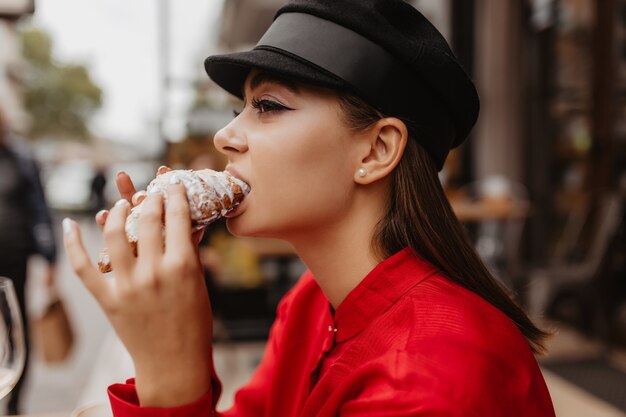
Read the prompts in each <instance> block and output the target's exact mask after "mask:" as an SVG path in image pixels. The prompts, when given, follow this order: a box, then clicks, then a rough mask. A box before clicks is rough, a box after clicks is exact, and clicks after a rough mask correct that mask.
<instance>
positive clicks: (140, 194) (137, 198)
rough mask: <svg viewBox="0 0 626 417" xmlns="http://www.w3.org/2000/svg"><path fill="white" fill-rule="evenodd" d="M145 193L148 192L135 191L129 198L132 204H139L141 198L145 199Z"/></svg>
mask: <svg viewBox="0 0 626 417" xmlns="http://www.w3.org/2000/svg"><path fill="white" fill-rule="evenodd" d="M147 195H148V193H147V192H146V191H144V190H141V191H137V192H136V193H135V194H133V197H132V198H131V200H130V202H131V203H132V204H133V206H138V205H139V204H141V203H142V201H143V200H145V199H146V196H147Z"/></svg>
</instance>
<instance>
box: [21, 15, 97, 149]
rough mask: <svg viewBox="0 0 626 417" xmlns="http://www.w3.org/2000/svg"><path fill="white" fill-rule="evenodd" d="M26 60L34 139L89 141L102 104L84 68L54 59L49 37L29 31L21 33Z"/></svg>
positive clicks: (26, 89) (26, 92)
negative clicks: (52, 138)
mask: <svg viewBox="0 0 626 417" xmlns="http://www.w3.org/2000/svg"><path fill="white" fill-rule="evenodd" d="M20 34H21V44H22V53H23V56H24V58H25V60H26V64H27V67H26V73H25V74H24V100H25V106H26V109H27V111H28V112H29V113H30V115H31V116H32V119H33V123H32V126H31V132H30V134H31V136H32V137H33V138H39V137H54V138H57V139H79V140H88V139H89V138H90V132H89V128H88V122H89V119H90V117H91V116H92V115H93V113H94V112H95V111H96V110H97V109H98V108H100V106H101V104H102V90H101V89H100V87H98V86H97V85H96V84H95V83H94V81H93V80H92V79H91V77H90V75H89V71H88V69H87V68H86V67H85V66H84V65H78V64H64V63H60V62H58V61H57V60H55V59H54V56H53V45H52V40H51V39H50V37H49V36H48V35H47V34H46V33H45V32H43V31H42V30H40V29H37V28H33V27H29V28H25V29H23V30H22V31H21V32H20Z"/></svg>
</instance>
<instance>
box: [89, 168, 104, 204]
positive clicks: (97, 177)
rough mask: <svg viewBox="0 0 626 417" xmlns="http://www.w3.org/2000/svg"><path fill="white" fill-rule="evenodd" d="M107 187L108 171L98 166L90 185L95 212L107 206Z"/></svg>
mask: <svg viewBox="0 0 626 417" xmlns="http://www.w3.org/2000/svg"><path fill="white" fill-rule="evenodd" d="M106 185H107V177H106V170H105V169H104V168H103V167H101V166H98V167H96V170H95V172H94V174H93V178H92V179H91V184H90V188H91V198H92V201H93V209H94V212H96V211H99V210H102V209H103V208H104V207H105V205H106V199H105V197H104V189H105V187H106ZM92 213H93V212H92Z"/></svg>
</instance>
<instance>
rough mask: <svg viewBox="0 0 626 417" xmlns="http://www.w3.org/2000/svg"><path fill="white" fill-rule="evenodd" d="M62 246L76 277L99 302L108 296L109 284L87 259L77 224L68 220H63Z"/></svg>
mask: <svg viewBox="0 0 626 417" xmlns="http://www.w3.org/2000/svg"><path fill="white" fill-rule="evenodd" d="M63 245H64V246H65V252H66V253H67V257H68V259H69V261H70V265H71V266H72V269H73V270H74V272H76V275H78V277H79V278H80V279H81V281H82V282H83V284H84V285H85V287H86V288H87V289H88V290H89V292H91V293H92V294H93V296H94V297H96V299H97V300H98V301H99V302H101V303H102V302H103V301H105V298H106V297H108V296H109V284H108V282H107V280H106V279H104V277H103V275H102V274H101V273H100V272H99V271H98V269H97V268H96V267H95V266H94V264H93V263H92V262H91V259H89V255H88V254H87V251H86V250H85V245H84V244H83V240H82V237H81V234H80V228H79V227H78V224H76V222H74V221H73V220H70V219H69V218H65V219H64V220H63Z"/></svg>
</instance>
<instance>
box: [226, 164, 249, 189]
mask: <svg viewBox="0 0 626 417" xmlns="http://www.w3.org/2000/svg"><path fill="white" fill-rule="evenodd" d="M224 171H226V172H228V173H230V174H231V175H232V176H233V177H235V178H237V179H240V180H241V181H243V182H245V183H246V184H248V186H249V185H250V182H249V181H248V180H247V179H246V178H244V177H243V176H242V175H241V174H240V173H239V171H237V170H236V169H235V168H234V167H233V166H232V165H227V166H226V169H224Z"/></svg>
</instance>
